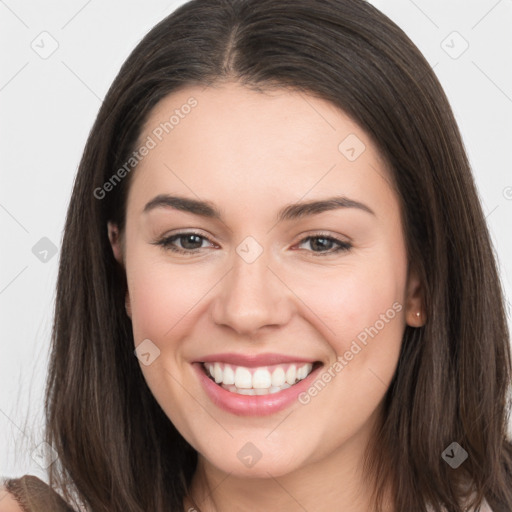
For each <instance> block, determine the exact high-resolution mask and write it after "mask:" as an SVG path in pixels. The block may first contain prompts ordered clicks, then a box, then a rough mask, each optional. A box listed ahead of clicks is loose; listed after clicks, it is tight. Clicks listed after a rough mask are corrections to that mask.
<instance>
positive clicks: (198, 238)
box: [181, 234, 201, 249]
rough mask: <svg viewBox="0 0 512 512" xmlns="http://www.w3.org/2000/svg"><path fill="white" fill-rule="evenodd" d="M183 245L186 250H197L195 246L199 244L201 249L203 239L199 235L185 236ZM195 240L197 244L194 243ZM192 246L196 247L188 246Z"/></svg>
mask: <svg viewBox="0 0 512 512" xmlns="http://www.w3.org/2000/svg"><path fill="white" fill-rule="evenodd" d="M181 238H182V245H183V247H184V248H185V249H197V247H195V246H194V244H196V245H197V244H199V247H201V239H200V238H201V237H199V236H198V235H193V234H192V235H183V236H182V237H181ZM194 239H195V242H194ZM183 241H185V243H183ZM189 243H190V244H191V245H192V246H194V247H190V246H188V244H189Z"/></svg>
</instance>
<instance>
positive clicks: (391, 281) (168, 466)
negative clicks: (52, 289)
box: [0, 0, 512, 512]
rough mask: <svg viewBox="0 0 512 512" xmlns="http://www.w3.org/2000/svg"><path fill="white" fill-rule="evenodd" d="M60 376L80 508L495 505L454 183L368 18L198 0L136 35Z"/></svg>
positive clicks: (482, 378) (110, 112) (59, 310)
mask: <svg viewBox="0 0 512 512" xmlns="http://www.w3.org/2000/svg"><path fill="white" fill-rule="evenodd" d="M51 361H52V362H51V365H50V370H49V382H48V389H47V400H46V407H47V442H48V443H49V444H51V445H52V446H53V448H54V449H55V450H56V452H57V453H58V455H59V458H58V460H57V461H56V462H55V463H54V464H53V465H52V466H50V470H49V481H50V487H51V488H54V489H56V490H58V491H59V493H60V494H61V495H62V496H63V498H64V500H65V502H66V503H67V504H69V506H72V507H73V508H74V509H76V510H92V511H94V512H100V511H127V510H130V511H147V510H155V511H160V510H162V511H163V510H176V511H183V510H188V511H194V510H197V511H202V512H211V511H231V510H237V511H238V510H244V511H246V510H257V511H259V510H265V511H269V510H276V511H277V510H280V511H281V510H286V511H295V510H321V511H323V510H350V511H352V512H359V511H367V510H376V511H382V512H384V511H385V512H397V511H412V510H414V511H426V510H428V511H435V512H438V511H441V510H448V511H462V510H466V507H468V508H469V509H471V510H477V509H478V507H482V508H481V509H480V510H491V509H492V510H493V511H494V512H497V511H502V510H503V511H505V510H506V511H509V510H512V490H511V485H510V482H511V472H512V459H511V454H512V450H511V445H510V441H509V440H508V439H506V435H505V433H506V425H507V415H508V411H509V407H510V404H509V402H508V401H507V391H508V383H509V382H510V378H511V373H510V372H511V369H510V354H509V346H508V331H507V325H506V321H505V314H504V308H503V295H502V291H501V289H500V284H499V280H498V275H497V272H496V265H495V261H494V258H493V253H492V248H491V244H490V239H489V235H488V232H487V228H486V224H485V219H484V216H483V214H482V209H481V207H480V204H479V202H478V198H477V193H476V190H475V185H474V182H473V179H472V176H471V172H470V168H469V164H468V161H467V158H466V155H465V152H464V149H463V145H462V142H461V137H460V134H459V131H458V129H457V126H456V123H455V121H454V118H453V115H452V112H451V110H450V107H449V105H448V102H447V99H446V97H445V95H444V93H443V91H442V89H441V87H440V85H439V83H438V81H437V79H436V77H435V75H434V73H433V72H432V70H431V68H430V67H429V65H428V63H427V62H426V61H425V59H424V58H423V57H422V56H421V54H420V53H419V51H418V50H417V48H416V47H415V46H414V45H413V43H412V42H411V41H410V40H409V39H408V38H407V37H406V35H405V34H404V33H403V32H402V31H401V30H400V29H399V28H398V27H397V26H396V25H394V24H393V23H392V22H391V21H390V20H389V19H388V18H386V17H385V16H384V15H382V14H381V13H379V12H378V11H377V10H376V9H375V8H373V7H372V6H370V5H368V4H367V3H365V2H363V1H359V0H357V1H354V0H346V1H341V0H318V1H314V2H312V1H306V0H299V1H296V0H293V1H292V0H284V1H278V2H276V1H275V0H274V1H271V0H252V1H247V0H246V1H243V0H214V1H208V2H206V1H203V0H195V1H192V2H189V3H187V4H186V5H184V6H182V7H180V8H179V9H178V10H177V11H175V12H174V13H173V14H172V15H171V16H169V17H168V18H166V19H165V20H163V21H162V22H161V23H159V24H158V25H157V26H156V27H155V28H154V29H153V30H152V31H151V32H150V33H149V34H148V35H147V36H146V37H145V38H144V39H143V40H142V41H141V43H140V44H139V45H138V47H137V48H136V49H135V50H134V52H133V53H132V55H131V56H130V57H129V58H128V60H127V61H126V63H125V64H124V66H123V67H122V69H121V71H120V73H119V75H118V77H117V78H116V80H115V82H114V84H113V85H112V87H111V89H110V91H109V92H108V94H107V96H106V98H105V101H104V103H103V105H102V108H101V110H100V112H99V114H98V118H97V120H96V123H95V125H94V127H93V129H92V131H91V135H90V137H89V140H88V143H87V146H86V148H85V152H84V155H83V158H82V162H81V165H80V168H79V171H78V175H77V179H76V182H75V186H74V190H73V195H72V198H71V203H70V206H69V210H68V217H67V222H66V227H65V234H64V239H63V245H62V254H61V262H60V269H59V278H58V294H57V303H56V315H55V324H54V333H53V346H52V358H51ZM23 482H24V481H21V480H15V481H11V482H7V484H8V485H7V490H9V489H11V490H12V492H11V496H13V499H14V497H16V496H17V497H18V502H22V501H23V499H26V498H27V496H29V497H30V496H32V497H33V495H34V494H33V493H31V491H30V489H28V487H26V486H25V488H24V489H23V488H22V484H23ZM55 496H56V495H55ZM9 499H10V498H9ZM59 499H60V498H59ZM11 502H12V500H11ZM6 503H7V502H6ZM36 503H37V502H36ZM0 504H1V502H0ZM58 506H60V507H61V509H63V510H65V509H66V507H67V506H68V505H66V504H65V503H64V501H61V502H60V503H59V504H56V505H54V508H53V510H57V507H58ZM0 507H1V505H0ZM27 507H28V508H29V509H30V505H28V506H26V508H27ZM489 507H490V508H489ZM34 509H37V508H34ZM0 510H1V508H0Z"/></svg>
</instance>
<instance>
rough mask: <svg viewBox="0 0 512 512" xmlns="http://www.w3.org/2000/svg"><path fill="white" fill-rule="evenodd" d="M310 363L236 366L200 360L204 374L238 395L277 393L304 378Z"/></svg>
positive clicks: (311, 366) (308, 372)
mask: <svg viewBox="0 0 512 512" xmlns="http://www.w3.org/2000/svg"><path fill="white" fill-rule="evenodd" d="M313 367H314V365H313V364H312V363H291V364H277V365H270V366H261V367H245V366H236V365H233V364H227V363H222V362H208V363H203V368H204V371H205V373H206V375H207V376H208V377H209V378H210V379H211V380H213V381H214V382H215V383H216V384H218V385H219V386H221V387H222V388H223V389H225V390H226V391H229V392H231V393H236V394H239V395H268V394H273V393H279V392H280V391H284V390H285V389H288V388H289V387H291V386H294V385H295V384H297V383H298V382H300V381H301V380H303V379H305V378H306V377H307V376H308V375H309V374H310V373H311V372H312V371H313Z"/></svg>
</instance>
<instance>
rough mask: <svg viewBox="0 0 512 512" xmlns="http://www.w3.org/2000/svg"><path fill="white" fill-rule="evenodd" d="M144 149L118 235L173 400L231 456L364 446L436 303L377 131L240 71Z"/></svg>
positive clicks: (205, 449)
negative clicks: (266, 87)
mask: <svg viewBox="0 0 512 512" xmlns="http://www.w3.org/2000/svg"><path fill="white" fill-rule="evenodd" d="M166 123H167V124H166ZM143 145H144V146H145V147H146V150H140V149H141V147H142V146H143ZM137 150H140V151H139V153H138V155H139V157H141V158H140V163H139V164H138V166H137V169H136V170H134V171H133V173H134V174H133V176H132V177H131V178H132V179H133V181H132V183H131V186H130V191H129V196H128V201H127V218H126V228H125V232H124V233H123V234H122V243H120V242H119V239H116V237H115V227H114V226H112V225H110V235H111V242H112V245H113V249H114V253H115V255H116V258H117V259H118V260H119V261H122V262H123V264H124V266H125V269H126V274H127V281H128V291H129V297H128V304H129V309H128V311H129V315H130V316H131V319H132V323H133V332H134V345H135V348H137V356H138V357H139V360H140V366H141V370H142V372H143V374H144V377H145V379H146V381H147V383H148V385H149V387H150V389H151V391H152V393H153V394H154V396H155V398H156V400H157V401H158V403H159V404H160V406H161V407H162V409H163V410H164V411H165V413H166V414H167V415H168V417H169V418H170V419H171V421H172V422H173V423H174V425H175V426H176V427H177V428H178V430H179V431H180V432H181V433H182V435H183V436H184V437H185V438H186V439H187V440H188V442H189V443H190V444H191V445H192V446H194V448H195V449H196V450H197V451H198V452H199V454H200V455H202V456H203V457H204V458H202V459H201V460H202V463H203V464H206V465H210V466H211V467H215V468H217V469H220V470H221V471H223V472H226V473H231V474H234V475H240V476H244V475H245V476H264V477H268V474H271V475H273V476H279V475H284V474H287V473H290V472H292V471H295V470H299V469H301V468H305V467H314V465H315V464H317V463H320V462H321V461H328V460H334V458H335V457H345V458H346V457H354V460H356V459H357V458H358V456H359V454H360V452H361V450H362V449H363V448H364V446H365V444H366V442H367V441H368V438H369V435H370V429H371V427H372V425H373V424H374V422H375V420H376V418H377V415H378V413H379V410H380V404H381V401H382V399H383V397H384V395H385V393H386V390H387V388H388V386H389V384H390V381H391V379H392V376H393V373H394V371H395V368H396V364H397V360H398V356H399V351H400V345H401V339H402V334H403V332H404V328H405V325H406V323H409V324H410V325H419V323H420V320H419V318H418V317H417V316H416V312H417V311H419V310H420V309H421V304H420V299H419V284H418V282H417V280H416V279H415V278H414V276H413V275H412V274H411V275H408V266H407V259H406V247H405V241H404V236H403V231H402V223H401V217H400V210H399V203H398V199H397V196H396V193H395V192H394V190H393V189H392V186H391V178H390V173H389V171H388V170H387V169H386V167H385V164H384V162H383V161H382V160H381V158H380V157H379V154H378V152H377V150H376V148H375V146H374V144H373V143H372V141H371V140H370V139H369V138H368V136H367V134H366V133H365V132H364V131H362V130H361V128H360V127H359V126H358V125H356V124H355V123H354V122H352V121H351V119H350V118H348V117H347V116H346V115H345V114H344V113H343V112H341V111H339V110H338V109H336V108H335V107H334V106H333V105H331V104H330V103H328V102H326V101H323V100H319V99H316V98H314V97H312V96H307V95H304V94H299V93H296V92H291V91H289V90H284V89H281V90H278V91H277V90H275V91H273V92H266V93H260V92H254V91H251V90H249V89H247V88H244V87H243V86H240V85H236V84H232V83H229V84H225V85H223V86H219V87H216V88H211V87H210V88H204V89H203V88H199V87H190V88H187V89H183V90H181V91H179V92H177V93H173V94H171V95H169V96H168V97H167V98H165V99H164V100H162V101H161V102H160V103H159V104H158V105H157V106H156V108H155V109H154V110H153V112H152V114H151V116H150V117H149V119H148V121H147V123H146V125H145V127H144V131H143V133H142V135H141V137H140V139H139V146H138V147H137ZM173 198H174V199H173ZM176 198H181V199H180V200H179V201H178V200H177V199H176ZM105 200H108V198H106V199H105ZM329 200H331V201H330V202H328V203H323V202H324V201H329ZM317 202H319V203H318V204H316V205H315V204H314V203H317ZM202 203H207V205H203V204H202ZM310 203H311V204H310ZM308 205H309V206H308ZM190 233H193V234H190ZM178 251H179V252H178ZM205 362H206V364H203V363H205ZM210 370H211V373H212V374H213V377H212V378H210V377H208V376H207V374H208V375H209V372H210ZM213 379H215V380H213ZM296 380H299V381H298V382H297V383H296V384H294V383H295V382H296ZM215 381H217V382H215ZM290 384H292V385H290ZM311 464H312V465H313V466H311Z"/></svg>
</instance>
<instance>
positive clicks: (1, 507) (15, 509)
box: [0, 485, 23, 512]
mask: <svg viewBox="0 0 512 512" xmlns="http://www.w3.org/2000/svg"><path fill="white" fill-rule="evenodd" d="M0 512H23V509H22V508H21V505H20V504H19V503H18V502H17V501H16V498H15V497H14V496H13V495H12V494H11V493H10V492H9V491H8V490H7V488H6V487H5V485H1V486H0Z"/></svg>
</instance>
